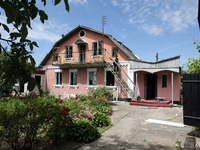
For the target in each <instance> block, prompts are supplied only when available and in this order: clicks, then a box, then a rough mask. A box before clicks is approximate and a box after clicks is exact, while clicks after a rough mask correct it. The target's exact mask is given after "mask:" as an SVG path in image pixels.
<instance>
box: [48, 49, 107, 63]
mask: <svg viewBox="0 0 200 150" xmlns="http://www.w3.org/2000/svg"><path fill="white" fill-rule="evenodd" d="M104 58H105V53H104V50H101V51H93V50H92V51H91V50H86V51H85V52H82V53H79V52H73V53H54V54H53V56H52V64H53V65H68V64H71V65H72V64H94V63H96V64H97V63H103V62H104Z"/></svg>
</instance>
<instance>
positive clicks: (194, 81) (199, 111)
mask: <svg viewBox="0 0 200 150" xmlns="http://www.w3.org/2000/svg"><path fill="white" fill-rule="evenodd" d="M182 82H183V117H184V124H185V125H189V126H194V127H200V74H199V73H198V74H183V81H182Z"/></svg>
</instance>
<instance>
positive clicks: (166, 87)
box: [161, 74, 168, 89]
mask: <svg viewBox="0 0 200 150" xmlns="http://www.w3.org/2000/svg"><path fill="white" fill-rule="evenodd" d="M163 76H166V87H163ZM167 81H168V77H167V74H162V76H161V87H162V88H163V89H166V88H167Z"/></svg>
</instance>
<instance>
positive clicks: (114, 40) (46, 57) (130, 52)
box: [39, 25, 141, 67]
mask: <svg viewBox="0 0 200 150" xmlns="http://www.w3.org/2000/svg"><path fill="white" fill-rule="evenodd" d="M79 29H86V30H90V31H93V32H96V33H99V34H102V35H103V34H104V36H107V37H108V38H110V39H111V41H113V43H115V44H116V45H117V47H119V48H120V49H121V50H122V51H123V52H124V53H125V54H126V55H127V56H128V57H129V59H131V60H141V58H139V57H138V56H137V55H136V54H135V53H133V52H132V51H131V50H130V49H129V48H128V47H126V46H125V45H123V44H122V42H120V41H117V40H116V39H115V38H113V37H112V36H111V35H109V34H106V33H103V32H101V31H98V30H94V29H92V28H89V27H86V26H82V25H79V26H77V27H76V28H74V29H73V30H71V31H70V32H68V33H67V34H66V35H64V36H63V37H62V38H61V39H59V40H58V41H57V42H56V43H55V44H54V45H53V47H52V49H51V50H50V52H49V53H48V54H47V55H46V56H45V58H44V59H43V60H42V62H41V63H40V65H39V67H40V66H43V65H44V63H45V61H46V60H47V59H48V58H49V57H51V55H52V53H53V50H54V48H55V47H58V45H59V44H60V43H62V42H63V41H65V40H66V39H67V38H68V37H70V35H72V34H73V33H74V32H75V31H76V30H79Z"/></svg>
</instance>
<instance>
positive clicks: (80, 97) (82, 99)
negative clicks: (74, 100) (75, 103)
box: [79, 95, 88, 102]
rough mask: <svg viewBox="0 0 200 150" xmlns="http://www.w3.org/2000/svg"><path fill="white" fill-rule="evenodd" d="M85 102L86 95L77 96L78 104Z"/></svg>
mask: <svg viewBox="0 0 200 150" xmlns="http://www.w3.org/2000/svg"><path fill="white" fill-rule="evenodd" d="M87 100H88V97H87V96H86V95H80V96H79V101H80V102H83V101H87Z"/></svg>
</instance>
